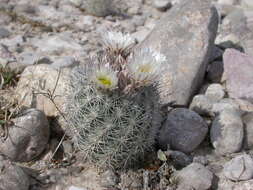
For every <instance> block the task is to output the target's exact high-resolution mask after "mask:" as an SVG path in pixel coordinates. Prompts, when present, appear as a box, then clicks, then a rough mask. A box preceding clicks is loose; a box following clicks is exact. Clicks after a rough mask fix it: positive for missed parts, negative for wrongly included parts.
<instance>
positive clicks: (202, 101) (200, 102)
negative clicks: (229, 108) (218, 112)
mask: <svg viewBox="0 0 253 190" xmlns="http://www.w3.org/2000/svg"><path fill="white" fill-rule="evenodd" d="M214 103H215V101H214V100H213V99H210V98H209V97H207V96H206V95H202V94H201V95H196V96H194V97H193V100H192V102H191V104H190V109H191V110H193V111H195V112H196V113H198V114H200V115H203V116H214V113H213V111H212V107H213V104H214Z"/></svg>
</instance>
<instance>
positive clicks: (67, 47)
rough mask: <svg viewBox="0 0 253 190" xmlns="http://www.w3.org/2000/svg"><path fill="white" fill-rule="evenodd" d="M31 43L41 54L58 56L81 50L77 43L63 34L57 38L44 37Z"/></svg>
mask: <svg viewBox="0 0 253 190" xmlns="http://www.w3.org/2000/svg"><path fill="white" fill-rule="evenodd" d="M31 43H32V44H33V45H34V46H36V47H37V48H38V49H39V50H40V51H41V52H43V53H48V54H54V55H55V54H58V55H59V54H61V53H62V52H67V53H69V54H73V53H75V52H78V51H81V50H82V47H81V46H80V45H79V44H78V43H77V42H75V41H74V40H73V39H72V38H71V37H69V36H68V35H65V34H64V33H63V34H62V35H57V36H45V37H44V38H42V39H37V38H34V39H33V40H32V41H31Z"/></svg>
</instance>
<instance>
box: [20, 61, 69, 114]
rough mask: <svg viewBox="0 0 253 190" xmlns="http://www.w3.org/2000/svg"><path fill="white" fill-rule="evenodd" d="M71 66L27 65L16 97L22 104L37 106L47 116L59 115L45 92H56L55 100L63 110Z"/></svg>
mask: <svg viewBox="0 0 253 190" xmlns="http://www.w3.org/2000/svg"><path fill="white" fill-rule="evenodd" d="M69 74H70V69H69V68H63V69H61V70H57V69H55V68H52V67H51V66H50V65H43V64H41V65H34V66H29V67H27V68H26V69H25V70H24V72H23V73H22V74H21V77H20V80H19V82H18V84H17V88H16V95H17V96H16V97H17V100H18V102H19V104H20V105H24V106H27V107H31V106H32V107H36V108H37V109H39V110H43V112H44V113H45V114H46V115H47V116H55V117H56V116H59V112H58V110H57V108H56V107H55V105H54V104H53V103H52V101H51V100H50V99H49V98H48V97H46V96H45V95H43V93H46V94H47V93H48V91H50V92H51V94H52V93H53V92H54V94H53V96H54V102H55V104H56V106H57V107H58V108H59V110H61V111H62V110H63V107H64V103H65V100H64V96H65V94H66V90H67V89H68V88H67V87H68V82H69Z"/></svg>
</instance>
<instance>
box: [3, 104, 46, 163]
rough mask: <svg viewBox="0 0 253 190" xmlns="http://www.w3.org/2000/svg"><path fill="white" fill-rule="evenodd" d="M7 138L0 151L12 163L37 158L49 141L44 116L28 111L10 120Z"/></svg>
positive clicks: (31, 110) (39, 112) (34, 111)
mask: <svg viewBox="0 0 253 190" xmlns="http://www.w3.org/2000/svg"><path fill="white" fill-rule="evenodd" d="M12 122H13V124H12V125H11V126H9V127H8V128H9V129H8V137H7V139H6V140H5V141H3V143H1V144H0V151H1V153H2V154H4V155H6V156H7V157H8V158H9V159H11V160H12V161H20V162H29V161H31V160H33V159H35V158H36V157H38V156H39V155H40V154H41V153H42V151H43V150H44V149H45V148H46V145H47V143H48V140H49V124H48V120H47V118H46V116H45V114H44V113H43V112H41V111H39V110H36V109H28V110H26V111H24V112H22V114H21V115H20V116H19V117H17V118H14V119H12Z"/></svg>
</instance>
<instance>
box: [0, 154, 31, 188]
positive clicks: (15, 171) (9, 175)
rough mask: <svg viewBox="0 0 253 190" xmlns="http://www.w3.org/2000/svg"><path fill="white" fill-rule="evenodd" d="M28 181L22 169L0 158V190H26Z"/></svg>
mask: <svg viewBox="0 0 253 190" xmlns="http://www.w3.org/2000/svg"><path fill="white" fill-rule="evenodd" d="M29 185H30V180H29V177H28V175H27V174H26V173H25V172H24V171H23V169H22V168H20V167H19V166H17V165H15V164H13V163H12V162H10V161H9V160H6V159H4V158H3V157H2V156H0V189H1V190H28V189H29Z"/></svg>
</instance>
